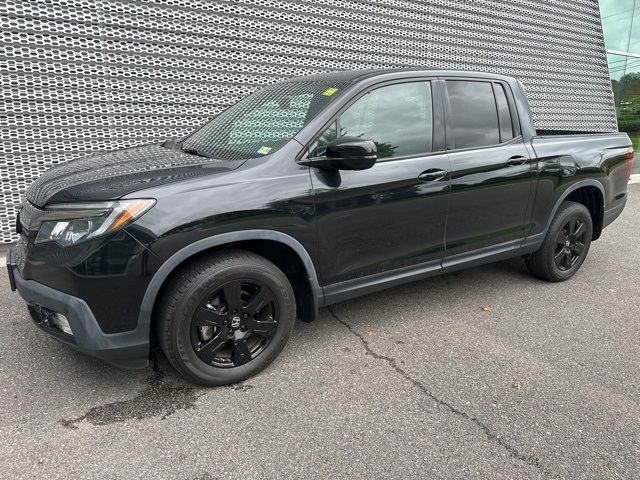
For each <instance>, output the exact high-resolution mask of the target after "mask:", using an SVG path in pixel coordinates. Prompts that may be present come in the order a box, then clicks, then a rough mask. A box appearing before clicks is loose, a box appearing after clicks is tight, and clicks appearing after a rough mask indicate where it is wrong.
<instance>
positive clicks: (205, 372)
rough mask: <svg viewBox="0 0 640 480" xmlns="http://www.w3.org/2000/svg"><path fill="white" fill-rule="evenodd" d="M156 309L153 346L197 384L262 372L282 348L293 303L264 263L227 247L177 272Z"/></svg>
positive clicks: (281, 279)
mask: <svg viewBox="0 0 640 480" xmlns="http://www.w3.org/2000/svg"><path fill="white" fill-rule="evenodd" d="M157 312H158V319H157V322H158V324H157V332H158V343H159V345H160V347H161V348H162V351H163V352H164V354H165V356H166V357H167V359H168V360H169V362H170V363H171V365H172V366H173V367H174V368H175V369H176V370H177V371H178V373H180V374H181V375H182V376H184V377H185V378H187V379H189V380H191V381H192V382H195V383H199V384H202V385H228V384H230V383H235V382H239V381H241V380H244V379H246V378H248V377H250V376H252V375H255V374H256V373H258V372H260V371H261V370H262V369H264V368H265V367H266V366H267V365H269V364H270V363H271V362H272V361H273V360H274V359H275V358H276V357H277V356H278V354H279V353H280V352H281V351H282V349H283V348H284V345H285V344H286V343H287V340H288V339H289V336H290V335H291V330H292V329H293V325H294V323H295V319H296V299H295V295H294V293H293V288H292V287H291V284H290V283H289V279H288V278H287V276H286V275H285V274H284V273H283V272H282V271H281V270H280V269H279V268H278V267H276V266H275V265H274V264H273V263H271V262H270V261H269V260H267V259H266V258H264V257H261V256H259V255H257V254H254V253H252V252H247V251H244V250H225V251H220V252H216V253H211V254H209V255H207V256H202V257H199V258H197V259H194V260H193V261H192V262H190V263H188V264H187V265H185V266H183V267H181V268H180V270H179V271H178V272H176V273H175V274H174V275H173V277H172V280H171V281H170V283H169V285H168V286H167V288H166V289H165V290H164V294H163V298H162V301H161V303H160V305H159V306H158V309H157Z"/></svg>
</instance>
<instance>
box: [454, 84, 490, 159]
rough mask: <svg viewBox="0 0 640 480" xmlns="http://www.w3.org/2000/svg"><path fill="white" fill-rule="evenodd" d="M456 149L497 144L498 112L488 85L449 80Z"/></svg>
mask: <svg viewBox="0 0 640 480" xmlns="http://www.w3.org/2000/svg"><path fill="white" fill-rule="evenodd" d="M447 92H448V93H449V103H450V104H451V112H452V117H453V118H452V120H453V134H454V137H455V147H456V148H474V147H484V146H487V145H497V144H499V143H500V128H499V126H498V110H497V108H496V101H495V98H494V96H493V87H492V86H491V83H489V82H474V81H463V80H448V81H447Z"/></svg>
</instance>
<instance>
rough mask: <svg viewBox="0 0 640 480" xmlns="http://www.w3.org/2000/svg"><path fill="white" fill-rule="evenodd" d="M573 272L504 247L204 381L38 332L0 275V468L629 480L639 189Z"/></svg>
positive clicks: (637, 469) (19, 472)
mask: <svg viewBox="0 0 640 480" xmlns="http://www.w3.org/2000/svg"><path fill="white" fill-rule="evenodd" d="M630 189H631V196H630V200H629V202H630V203H629V204H628V206H627V208H626V210H625V211H624V213H623V216H622V217H621V218H620V219H619V220H618V221H617V222H616V223H614V224H613V225H612V226H611V227H610V228H608V229H607V230H606V231H605V232H604V234H603V236H602V238H601V239H600V240H598V241H597V242H595V243H594V244H593V245H592V249H591V252H590V254H589V257H588V258H587V261H586V262H585V264H584V266H583V267H582V269H581V270H580V272H579V273H578V274H577V275H576V277H574V279H573V280H571V281H569V282H566V283H563V284H549V283H545V282H542V281H539V280H536V279H534V278H532V277H530V276H529V275H528V274H527V273H526V271H525V269H524V266H523V265H522V264H521V262H520V261H519V260H513V261H508V262H502V263H499V264H495V265H489V266H484V267H479V268H475V269H471V270H466V271H461V272H457V273H453V274H449V275H445V276H441V277H436V278H433V279H429V280H426V281H421V282H417V283H412V284H409V285H405V286H402V287H398V288H394V289H391V290H388V291H385V292H382V293H379V294H374V295H369V296H367V297H363V298H360V299H357V300H353V301H349V302H346V303H342V304H339V305H335V306H334V307H332V308H331V309H323V310H322V311H321V316H320V318H319V319H318V320H317V321H316V322H314V323H311V324H304V323H301V322H298V324H297V326H296V328H295V330H294V334H293V336H292V339H291V340H290V342H289V344H288V345H287V347H286V348H285V351H284V352H283V353H282V355H281V356H280V357H279V358H278V359H277V360H276V362H275V363H274V364H273V365H272V366H271V367H269V368H268V369H267V370H266V371H264V372H263V373H262V374H260V375H259V376H257V377H254V378H251V379H249V380H247V381H245V382H243V383H241V384H238V385H234V386H231V387H225V388H215V389H204V388H198V387H194V386H192V385H189V384H187V383H184V382H183V381H181V380H180V379H179V378H177V377H176V376H175V375H174V374H173V373H172V371H171V369H170V367H169V366H168V365H167V363H166V360H164V359H163V358H158V359H157V361H156V362H154V364H153V366H152V367H150V368H148V369H145V370H140V371H125V370H118V369H116V368H112V367H110V366H108V365H106V364H104V363H102V362H100V361H98V360H94V359H91V358H88V357H86V356H84V355H82V354H79V353H76V352H74V351H73V350H72V349H70V348H68V347H66V346H64V345H61V344H59V343H57V342H56V341H54V340H52V339H50V338H48V337H46V336H45V335H44V334H42V333H41V332H40V331H39V330H37V329H36V328H35V327H34V326H33V325H32V324H31V323H30V320H29V319H28V316H27V313H26V309H25V306H24V304H23V303H22V301H21V299H20V298H19V297H18V295H17V294H15V293H13V294H12V293H9V286H8V281H7V279H6V275H4V274H3V275H1V276H0V477H2V478H7V479H9V478H10V479H22V478H64V479H71V478H100V479H115V478H118V479H119V478H126V479H131V478H158V479H173V478H175V479H194V480H195V479H215V478H238V479H240V478H242V479H252V478H305V479H306V478H394V479H398V478H402V479H407V478H428V479H455V478H491V479H498V478H514V479H523V478H566V479H581V478H598V479H604V478H619V479H632V478H640V424H639V421H638V419H639V418H640V405H639V399H640V379H639V378H638V374H639V372H640V295H639V293H640V287H639V286H640V246H639V243H638V242H639V236H638V229H639V218H640V187H639V186H638V185H634V186H633V187H630Z"/></svg>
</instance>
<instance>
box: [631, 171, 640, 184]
mask: <svg viewBox="0 0 640 480" xmlns="http://www.w3.org/2000/svg"><path fill="white" fill-rule="evenodd" d="M629 183H630V184H633V183H640V173H636V174H634V175H631V180H629Z"/></svg>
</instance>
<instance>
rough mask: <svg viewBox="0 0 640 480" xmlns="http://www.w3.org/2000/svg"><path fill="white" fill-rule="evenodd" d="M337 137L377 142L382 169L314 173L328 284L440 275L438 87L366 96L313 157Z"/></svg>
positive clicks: (404, 87) (442, 205) (443, 168)
mask: <svg viewBox="0 0 640 480" xmlns="http://www.w3.org/2000/svg"><path fill="white" fill-rule="evenodd" d="M337 135H339V136H356V137H361V138H366V139H371V140H373V141H374V142H375V143H376V145H377V148H378V161H377V163H376V164H375V165H374V166H373V167H372V168H370V169H368V170H361V171H344V170H343V171H327V170H320V169H315V168H312V169H311V178H312V182H313V189H314V202H315V207H316V218H317V228H318V237H319V245H320V251H319V257H320V265H321V266H322V267H321V275H322V282H323V284H324V285H330V284H338V283H340V282H345V281H348V280H353V281H355V282H359V281H360V280H358V279H361V278H362V277H367V276H370V275H373V274H384V273H385V272H389V271H391V270H395V269H398V268H401V267H409V266H414V265H418V264H419V265H422V266H424V267H425V268H429V267H428V266H429V265H431V267H432V268H434V269H440V268H441V267H440V262H441V261H442V258H443V257H444V229H445V220H446V214H447V194H448V192H449V158H448V156H447V153H446V152H445V151H444V124H443V113H442V99H441V95H440V92H439V91H438V92H436V89H434V85H433V82H432V81H429V79H425V80H412V81H408V80H405V81H402V82H397V81H396V83H391V84H385V85H382V86H377V87H372V88H371V89H369V90H368V91H366V92H363V93H362V94H360V96H359V97H357V98H355V99H354V101H353V102H352V103H351V105H348V106H345V108H344V109H343V112H342V113H341V114H340V115H339V116H338V118H337V119H336V121H334V122H333V123H332V124H331V125H330V126H329V127H328V128H327V129H326V130H325V131H324V132H323V133H322V134H321V135H320V137H319V139H318V141H317V143H316V145H315V146H312V148H311V155H312V156H318V155H323V154H324V152H323V148H324V146H325V145H326V143H327V142H329V141H331V140H332V139H334V138H336V136H337ZM314 150H315V151H314ZM363 281H366V280H363ZM353 287H356V288H357V285H353ZM345 288H346V287H345ZM325 292H326V293H327V294H331V293H332V291H331V290H325Z"/></svg>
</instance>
